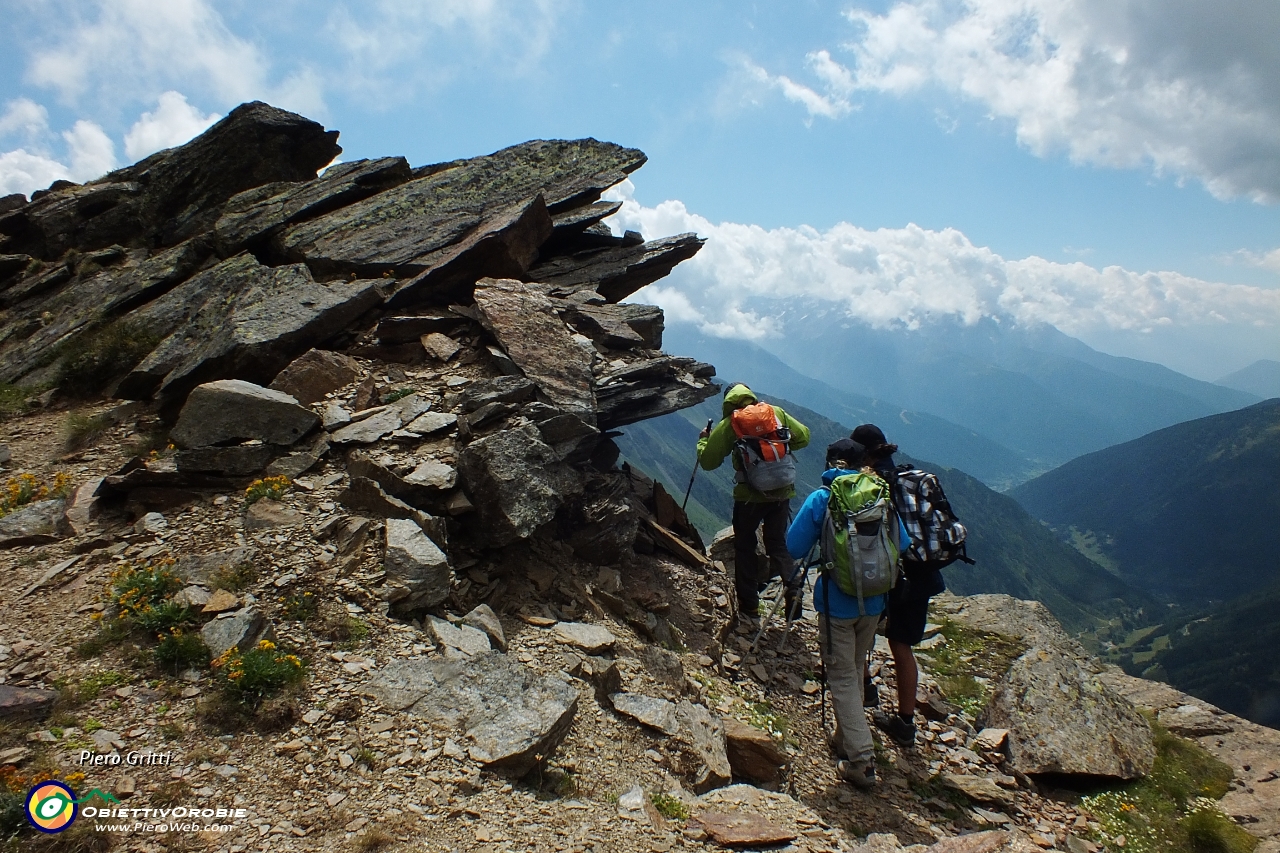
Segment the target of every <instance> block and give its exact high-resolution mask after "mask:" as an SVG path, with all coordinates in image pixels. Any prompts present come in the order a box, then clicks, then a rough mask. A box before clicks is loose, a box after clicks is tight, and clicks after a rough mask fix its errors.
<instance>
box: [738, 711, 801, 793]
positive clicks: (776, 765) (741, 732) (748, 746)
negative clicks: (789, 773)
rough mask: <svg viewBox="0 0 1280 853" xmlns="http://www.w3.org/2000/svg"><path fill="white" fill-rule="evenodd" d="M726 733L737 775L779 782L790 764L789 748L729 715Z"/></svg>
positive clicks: (767, 734)
mask: <svg viewBox="0 0 1280 853" xmlns="http://www.w3.org/2000/svg"><path fill="white" fill-rule="evenodd" d="M724 735H725V747H726V752H727V754H728V757H729V765H730V766H731V767H732V768H733V775H734V776H738V777H741V778H743V779H753V780H755V781H757V782H776V781H777V780H778V779H779V777H780V776H781V775H782V771H783V770H785V769H786V767H787V765H788V764H789V763H790V758H789V757H788V756H787V750H786V748H785V747H783V746H782V744H780V743H778V742H777V741H776V740H774V739H773V737H772V736H771V735H770V734H769V733H768V732H766V731H764V730H763V729H758V728H756V727H755V726H749V725H747V724H746V723H743V722H740V721H738V720H735V719H733V718H732V717H726V718H725V719H724Z"/></svg>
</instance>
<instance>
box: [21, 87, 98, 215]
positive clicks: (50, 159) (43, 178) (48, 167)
mask: <svg viewBox="0 0 1280 853" xmlns="http://www.w3.org/2000/svg"><path fill="white" fill-rule="evenodd" d="M15 137H16V138H18V139H19V140H20V141H21V142H23V146H22V147H20V148H16V149H13V150H11V151H5V152H2V153H0V195H8V194H10V193H22V194H23V195H30V194H31V193H32V192H34V191H36V190H39V189H44V188H45V187H47V186H49V185H50V184H51V183H53V182H54V181H57V180H69V181H76V182H83V181H87V180H92V179H93V178H97V177H99V176H101V175H103V174H105V173H107V172H109V171H111V170H112V169H114V168H115V167H116V165H117V163H116V152H115V143H114V142H112V141H111V137H109V136H108V135H107V133H106V131H104V130H103V129H102V128H101V127H100V126H99V125H97V124H95V123H94V122H91V121H85V120H81V121H77V122H76V123H75V124H74V125H73V126H72V127H71V129H69V130H65V131H63V132H62V133H61V134H58V135H57V136H55V134H54V133H53V132H52V131H51V130H50V128H49V113H48V110H46V109H45V108H44V107H43V106H42V105H40V104H37V103H35V102H34V101H31V100H29V99H27V98H18V99H17V100H14V101H10V102H9V104H8V105H7V106H6V108H5V112H4V114H3V115H0V141H3V140H8V139H12V138H15ZM58 138H60V139H61V142H62V148H63V151H64V156H63V157H62V158H61V159H59V158H58V157H57V156H56V155H55V154H54V153H53V152H52V146H53V144H54V142H55V139H58Z"/></svg>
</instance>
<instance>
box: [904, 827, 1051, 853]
mask: <svg viewBox="0 0 1280 853" xmlns="http://www.w3.org/2000/svg"><path fill="white" fill-rule="evenodd" d="M1069 838H1071V836H1068V839H1069ZM1019 842H1021V843H1019ZM1067 846H1068V848H1070V844H1068V845H1067ZM1036 849H1037V848H1036V846H1035V845H1032V844H1031V842H1029V841H1027V840H1026V839H1025V838H1021V839H1020V838H1019V837H1018V836H1017V835H1011V834H1010V833H1008V832H1005V831H1004V830H1002V829H992V830H988V831H986V832H971V833H969V834H968V835H958V836H955V837H954V838H944V839H942V840H941V841H939V842H937V843H936V844H933V845H931V846H930V847H929V849H928V850H926V851H925V853H997V851H1000V853H1005V851H1008V853H1021V851H1029V850H1036Z"/></svg>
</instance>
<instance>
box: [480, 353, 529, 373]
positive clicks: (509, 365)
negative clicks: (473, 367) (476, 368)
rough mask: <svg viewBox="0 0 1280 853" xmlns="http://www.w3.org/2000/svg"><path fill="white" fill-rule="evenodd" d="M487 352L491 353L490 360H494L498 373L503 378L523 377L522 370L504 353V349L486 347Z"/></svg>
mask: <svg viewBox="0 0 1280 853" xmlns="http://www.w3.org/2000/svg"><path fill="white" fill-rule="evenodd" d="M485 351H486V352H487V353H489V358H491V359H492V360H493V364H494V367H496V368H498V372H499V373H501V374H502V375H503V376H523V375H524V374H523V373H522V372H521V371H520V368H519V367H517V366H516V363H515V362H514V361H512V360H511V356H509V355H507V354H506V353H505V352H503V351H502V347H496V346H485Z"/></svg>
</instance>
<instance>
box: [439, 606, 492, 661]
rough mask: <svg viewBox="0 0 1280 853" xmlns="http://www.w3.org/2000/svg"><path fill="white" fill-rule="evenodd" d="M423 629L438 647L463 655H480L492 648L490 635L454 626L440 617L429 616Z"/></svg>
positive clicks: (469, 627)
mask: <svg viewBox="0 0 1280 853" xmlns="http://www.w3.org/2000/svg"><path fill="white" fill-rule="evenodd" d="M422 627H423V628H424V629H425V630H426V632H427V634H428V636H430V637H431V638H432V639H433V640H434V641H435V643H436V645H438V646H444V647H445V648H446V649H453V650H454V651H456V652H459V653H461V654H463V655H468V656H469V655H480V654H484V653H485V652H487V651H489V649H490V648H491V645H490V641H489V635H488V634H486V633H485V632H484V631H481V630H480V629H479V628H473V627H472V626H470V625H454V624H453V623H451V622H449V621H447V620H445V619H441V618H440V617H438V616H431V615H428V616H427V618H426V620H425V621H424V622H423V626H422Z"/></svg>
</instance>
